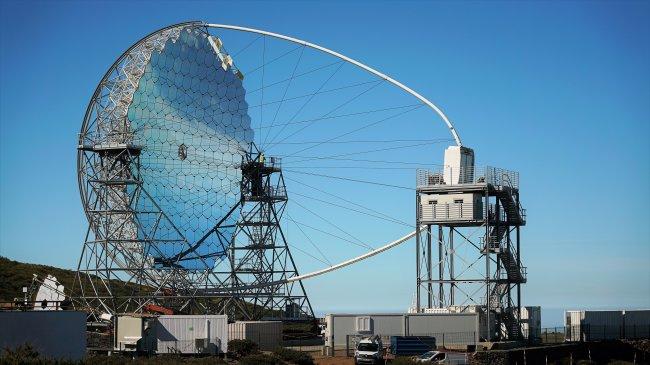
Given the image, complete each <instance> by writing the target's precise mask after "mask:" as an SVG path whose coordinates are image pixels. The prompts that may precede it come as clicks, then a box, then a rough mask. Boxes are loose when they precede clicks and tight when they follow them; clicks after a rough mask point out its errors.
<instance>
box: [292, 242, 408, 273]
mask: <svg viewBox="0 0 650 365" xmlns="http://www.w3.org/2000/svg"><path fill="white" fill-rule="evenodd" d="M416 233H417V231H413V232H411V233H409V234H407V235H406V236H404V237H402V238H398V239H396V240H395V241H393V242H391V243H388V244H386V245H384V246H382V247H379V248H377V249H374V250H372V251H370V252H368V253H365V254H363V255H361V256H357V257H355V258H352V259H349V260H347V261H343V262H341V263H339V264H336V265H332V266H330V267H328V268H325V269H322V270H318V271H313V272H310V273H308V274H303V275H298V276H294V277H291V278H289V279H287V280H285V282H287V283H290V282H292V281H298V280H304V279H309V278H313V277H314V276H318V275H323V274H326V273H328V272H331V271H334V270H337V269H340V268H342V267H345V266H348V265H352V264H354V263H356V262H359V261H362V260H365V259H367V258H369V257H372V256H375V255H377V254H380V253H382V252H384V251H387V250H390V249H391V248H393V247H395V246H399V245H401V244H402V243H404V242H406V241H408V240H409V239H411V238H413V237H414V236H415V234H416Z"/></svg>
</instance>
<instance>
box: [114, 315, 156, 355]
mask: <svg viewBox="0 0 650 365" xmlns="http://www.w3.org/2000/svg"><path fill="white" fill-rule="evenodd" d="M155 320H156V317H155V316H153V315H138V314H120V315H117V316H116V317H115V332H114V333H115V340H114V342H113V343H114V344H115V345H114V350H116V351H139V352H154V351H155V350H156V335H155V328H154V326H155Z"/></svg>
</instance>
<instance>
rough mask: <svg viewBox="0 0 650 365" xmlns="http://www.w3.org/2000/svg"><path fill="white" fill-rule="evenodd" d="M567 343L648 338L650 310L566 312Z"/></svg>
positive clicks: (649, 332) (649, 333)
mask: <svg viewBox="0 0 650 365" xmlns="http://www.w3.org/2000/svg"><path fill="white" fill-rule="evenodd" d="M564 325H565V327H566V340H567V341H600V340H615V339H622V338H627V339H634V338H648V336H649V335H650V310H585V311H566V312H565V320H564Z"/></svg>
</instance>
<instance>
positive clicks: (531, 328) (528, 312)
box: [520, 306, 542, 340]
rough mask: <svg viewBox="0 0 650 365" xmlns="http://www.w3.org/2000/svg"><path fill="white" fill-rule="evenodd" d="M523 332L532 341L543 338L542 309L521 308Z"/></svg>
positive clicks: (536, 307)
mask: <svg viewBox="0 0 650 365" xmlns="http://www.w3.org/2000/svg"><path fill="white" fill-rule="evenodd" d="M520 318H521V332H522V333H523V335H524V336H525V337H527V338H529V339H531V340H534V339H539V338H542V308H541V307H539V306H535V307H531V306H528V307H522V308H521V317H520Z"/></svg>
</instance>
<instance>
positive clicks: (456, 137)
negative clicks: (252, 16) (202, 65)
mask: <svg viewBox="0 0 650 365" xmlns="http://www.w3.org/2000/svg"><path fill="white" fill-rule="evenodd" d="M203 25H204V26H206V27H209V28H222V29H231V30H238V31H242V32H249V33H257V34H262V35H267V36H269V37H274V38H278V39H284V40H286V41H289V42H293V43H297V44H302V45H304V46H307V47H310V48H313V49H317V50H319V51H321V52H325V53H327V54H330V55H332V56H334V57H338V58H340V59H342V60H344V61H346V62H349V63H351V64H353V65H355V66H357V67H359V68H361V69H364V70H366V71H368V72H370V73H371V74H373V75H375V76H378V77H380V78H382V79H384V80H386V81H388V82H390V83H391V84H393V85H395V86H397V87H399V88H400V89H402V90H404V91H406V92H407V93H409V94H411V95H413V96H415V97H416V98H418V99H419V100H420V101H421V102H423V103H424V104H426V105H427V106H428V107H429V108H431V109H433V111H435V112H436V113H437V114H438V115H439V116H440V118H442V120H443V121H444V122H445V124H447V128H449V131H450V132H451V135H452V136H453V137H454V140H455V141H456V145H458V146H462V142H461V140H460V136H458V133H457V132H456V128H454V125H453V124H451V121H449V118H447V116H446V115H445V113H443V112H442V110H440V108H438V107H437V106H436V105H435V104H433V103H432V102H431V101H429V100H428V99H427V98H425V97H424V96H422V95H420V94H418V93H417V92H415V91H413V90H412V89H411V88H409V87H408V86H406V85H404V84H402V83H401V82H399V81H397V80H395V79H393V78H392V77H390V76H388V75H385V74H383V73H381V72H379V71H377V70H375V69H374V68H372V67H370V66H366V65H364V64H363V63H361V62H359V61H357V60H354V59H352V58H350V57H347V56H345V55H342V54H340V53H338V52H335V51H332V50H331V49H329V48H325V47H322V46H319V45H317V44H313V43H310V42H307V41H303V40H302V39H298V38H293V37H289V36H286V35H282V34H278V33H272V32H267V31H265V30H260V29H254V28H247V27H240V26H237V25H227V24H208V23H206V24H203Z"/></svg>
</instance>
